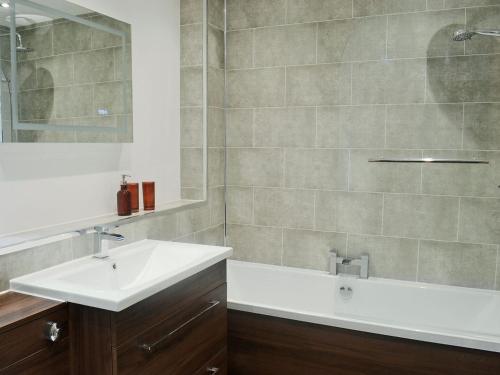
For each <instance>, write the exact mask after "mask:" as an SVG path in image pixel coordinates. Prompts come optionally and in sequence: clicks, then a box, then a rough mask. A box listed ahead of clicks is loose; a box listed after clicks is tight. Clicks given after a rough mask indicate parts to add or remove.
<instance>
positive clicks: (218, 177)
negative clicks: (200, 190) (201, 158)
mask: <svg viewBox="0 0 500 375" xmlns="http://www.w3.org/2000/svg"><path fill="white" fill-rule="evenodd" d="M224 164H225V152H224V148H222V147H217V148H209V149H208V186H222V185H224ZM202 166H203V164H202Z"/></svg>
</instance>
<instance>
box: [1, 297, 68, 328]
mask: <svg viewBox="0 0 500 375" xmlns="http://www.w3.org/2000/svg"><path fill="white" fill-rule="evenodd" d="M64 305H65V303H64V302H59V301H52V300H48V299H44V298H38V297H33V296H29V295H27V294H21V293H16V292H7V293H3V294H0V334H1V333H3V332H5V331H8V330H10V329H13V328H15V327H19V326H21V325H23V324H25V323H26V322H29V321H32V320H35V319H38V318H39V317H41V316H43V315H46V314H47V313H50V312H52V311H54V310H57V309H59V308H61V307H63V306H64Z"/></svg>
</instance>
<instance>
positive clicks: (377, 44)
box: [318, 17, 387, 63]
mask: <svg viewBox="0 0 500 375" xmlns="http://www.w3.org/2000/svg"><path fill="white" fill-rule="evenodd" d="M386 28H387V18H386V17H370V18H358V19H346V20H339V21H330V22H321V23H319V26H318V63H329V62H339V61H356V60H380V59H383V58H384V57H385V52H386V51H385V50H386Z"/></svg>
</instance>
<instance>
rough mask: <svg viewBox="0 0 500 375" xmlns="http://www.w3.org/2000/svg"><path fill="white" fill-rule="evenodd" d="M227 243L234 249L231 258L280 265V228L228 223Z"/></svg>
mask: <svg viewBox="0 0 500 375" xmlns="http://www.w3.org/2000/svg"><path fill="white" fill-rule="evenodd" d="M227 244H228V246H231V247H233V249H234V254H233V259H236V260H243V261H249V262H256V263H267V264H277V265H281V252H282V229H281V228H268V227H256V226H249V225H228V227H227Z"/></svg>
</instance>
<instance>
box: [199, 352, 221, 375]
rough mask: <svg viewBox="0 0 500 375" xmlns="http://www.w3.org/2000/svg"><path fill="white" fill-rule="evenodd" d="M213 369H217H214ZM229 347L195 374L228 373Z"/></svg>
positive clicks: (212, 374)
mask: <svg viewBox="0 0 500 375" xmlns="http://www.w3.org/2000/svg"><path fill="white" fill-rule="evenodd" d="M212 370H216V372H215V371H212ZM227 374H228V372H227V348H224V349H222V350H221V351H220V352H219V353H217V354H216V356H215V357H213V358H211V359H210V361H208V362H207V363H205V364H204V365H203V366H202V367H201V368H200V369H199V370H198V371H196V372H195V373H194V375H227Z"/></svg>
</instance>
